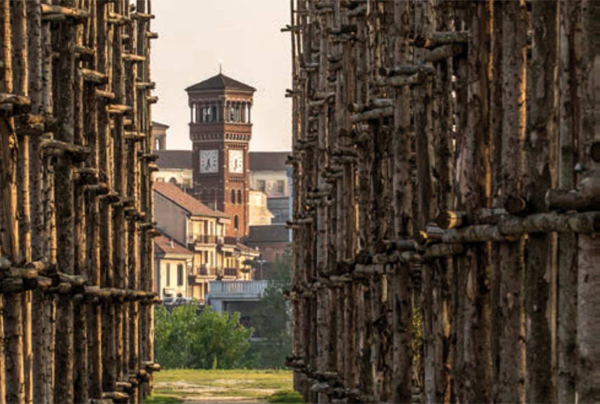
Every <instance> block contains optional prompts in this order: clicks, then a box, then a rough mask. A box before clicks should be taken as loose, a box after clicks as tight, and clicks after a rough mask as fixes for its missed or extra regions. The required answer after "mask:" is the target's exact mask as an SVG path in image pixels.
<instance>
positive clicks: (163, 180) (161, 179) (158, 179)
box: [156, 178, 165, 182]
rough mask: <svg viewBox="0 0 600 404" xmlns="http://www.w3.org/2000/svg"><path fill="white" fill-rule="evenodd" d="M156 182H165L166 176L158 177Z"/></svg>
mask: <svg viewBox="0 0 600 404" xmlns="http://www.w3.org/2000/svg"><path fill="white" fill-rule="evenodd" d="M156 182H165V179H164V178H157V179H156Z"/></svg>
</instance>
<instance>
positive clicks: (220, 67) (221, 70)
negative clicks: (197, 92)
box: [219, 60, 223, 74]
mask: <svg viewBox="0 0 600 404" xmlns="http://www.w3.org/2000/svg"><path fill="white" fill-rule="evenodd" d="M219 74H223V61H222V60H219Z"/></svg>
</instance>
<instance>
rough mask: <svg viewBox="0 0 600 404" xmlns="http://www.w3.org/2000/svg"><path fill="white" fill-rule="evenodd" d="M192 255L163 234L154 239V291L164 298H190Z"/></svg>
mask: <svg viewBox="0 0 600 404" xmlns="http://www.w3.org/2000/svg"><path fill="white" fill-rule="evenodd" d="M193 260H194V253H192V252H191V251H190V250H188V249H187V248H185V247H184V246H183V245H182V244H180V243H178V242H177V241H175V240H174V239H173V238H171V237H167V236H165V235H164V234H163V235H162V236H159V237H156V238H155V239H154V271H155V274H154V291H155V292H156V293H157V294H158V295H159V296H160V298H161V299H164V298H165V297H191V290H190V289H189V282H188V280H189V274H190V273H191V272H192V270H193Z"/></svg>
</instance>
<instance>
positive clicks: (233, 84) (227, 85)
mask: <svg viewBox="0 0 600 404" xmlns="http://www.w3.org/2000/svg"><path fill="white" fill-rule="evenodd" d="M185 90H186V91H209V90H241V91H252V92H255V91H256V88H254V87H251V86H249V85H247V84H244V83H242V82H240V81H237V80H234V79H232V78H231V77H227V76H225V75H224V74H217V75H216V76H214V77H211V78H210V79H208V80H204V81H201V82H200V83H197V84H194V85H193V86H190V87H188V88H186V89H185Z"/></svg>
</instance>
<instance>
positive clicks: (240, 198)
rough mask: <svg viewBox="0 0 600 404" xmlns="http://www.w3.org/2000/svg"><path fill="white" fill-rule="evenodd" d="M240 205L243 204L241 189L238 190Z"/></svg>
mask: <svg viewBox="0 0 600 404" xmlns="http://www.w3.org/2000/svg"><path fill="white" fill-rule="evenodd" d="M238 203H239V204H241V203H242V191H241V190H240V189H238Z"/></svg>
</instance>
